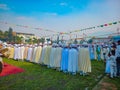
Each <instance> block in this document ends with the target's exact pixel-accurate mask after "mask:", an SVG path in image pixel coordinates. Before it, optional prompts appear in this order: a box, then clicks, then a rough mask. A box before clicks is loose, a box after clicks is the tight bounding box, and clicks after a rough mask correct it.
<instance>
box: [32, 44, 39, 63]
mask: <svg viewBox="0 0 120 90" xmlns="http://www.w3.org/2000/svg"><path fill="white" fill-rule="evenodd" d="M37 48H38V47H37V46H34V47H33V53H32V54H33V55H32V59H31V62H35V58H36V50H37Z"/></svg>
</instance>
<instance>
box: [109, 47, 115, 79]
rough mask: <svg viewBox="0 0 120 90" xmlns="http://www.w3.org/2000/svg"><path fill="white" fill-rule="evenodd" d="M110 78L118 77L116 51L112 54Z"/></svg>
mask: <svg viewBox="0 0 120 90" xmlns="http://www.w3.org/2000/svg"><path fill="white" fill-rule="evenodd" d="M110 54H111V56H110V77H111V78H113V77H116V76H117V75H116V74H117V67H116V66H117V65H116V57H115V50H114V49H112V50H111V52H110Z"/></svg>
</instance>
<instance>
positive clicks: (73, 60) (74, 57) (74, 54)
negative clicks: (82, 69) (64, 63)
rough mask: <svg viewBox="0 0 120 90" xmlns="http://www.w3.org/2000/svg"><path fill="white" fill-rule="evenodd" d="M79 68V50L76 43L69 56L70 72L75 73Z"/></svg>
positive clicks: (72, 46)
mask: <svg viewBox="0 0 120 90" xmlns="http://www.w3.org/2000/svg"><path fill="white" fill-rule="evenodd" d="M77 69H78V51H77V47H76V46H75V45H74V44H72V45H71V49H70V50H69V56H68V72H70V73H72V74H73V75H75V74H76V72H77Z"/></svg>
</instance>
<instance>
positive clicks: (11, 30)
mask: <svg viewBox="0 0 120 90" xmlns="http://www.w3.org/2000/svg"><path fill="white" fill-rule="evenodd" d="M12 33H13V29H12V28H11V27H9V30H8V38H9V39H8V41H9V42H12V41H13V34H12Z"/></svg>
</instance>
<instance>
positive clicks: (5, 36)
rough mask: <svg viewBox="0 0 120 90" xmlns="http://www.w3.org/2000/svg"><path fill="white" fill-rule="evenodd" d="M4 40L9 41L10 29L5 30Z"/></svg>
mask: <svg viewBox="0 0 120 90" xmlns="http://www.w3.org/2000/svg"><path fill="white" fill-rule="evenodd" d="M3 39H4V40H3V41H8V31H5V32H4V38H3Z"/></svg>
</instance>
